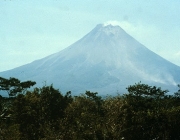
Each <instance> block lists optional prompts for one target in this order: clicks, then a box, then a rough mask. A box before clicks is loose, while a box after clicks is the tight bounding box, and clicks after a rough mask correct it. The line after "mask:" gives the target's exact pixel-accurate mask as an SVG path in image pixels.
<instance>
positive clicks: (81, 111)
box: [0, 78, 180, 140]
mask: <svg viewBox="0 0 180 140" xmlns="http://www.w3.org/2000/svg"><path fill="white" fill-rule="evenodd" d="M11 80H12V78H10V79H4V78H0V89H1V90H6V91H7V93H8V94H9V95H11V96H10V97H9V98H5V97H2V96H0V140H119V139H124V140H179V139H180V127H179V126H180V90H179V91H177V92H176V93H174V95H166V94H167V91H166V90H161V88H157V87H155V86H154V87H152V86H149V85H146V84H142V83H138V84H135V85H132V86H129V87H127V90H128V93H127V94H124V95H117V96H112V97H111V96H108V97H106V98H102V97H101V96H98V94H97V93H93V92H90V91H86V93H85V94H82V95H79V96H72V95H71V92H67V93H66V94H65V95H63V94H61V92H60V91H59V90H57V89H55V88H53V86H52V85H50V86H43V87H42V88H34V90H33V91H26V90H25V89H27V88H28V87H31V86H33V85H34V84H35V82H31V81H26V82H20V81H19V80H17V79H13V80H14V81H15V82H12V81H11ZM24 83H25V84H24ZM24 85H25V86H24ZM5 87H6V88H5ZM179 88H180V86H179ZM12 93H13V94H12Z"/></svg>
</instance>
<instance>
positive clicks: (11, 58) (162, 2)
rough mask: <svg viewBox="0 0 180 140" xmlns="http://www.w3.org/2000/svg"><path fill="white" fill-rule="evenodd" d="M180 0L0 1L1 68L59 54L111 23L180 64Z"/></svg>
mask: <svg viewBox="0 0 180 140" xmlns="http://www.w3.org/2000/svg"><path fill="white" fill-rule="evenodd" d="M179 7H180V1H179V0H171V1H169V0H159V1H157V0H150V1H148V2H147V1H145V0H138V1H135V0H134V1H133V0H119V1H118V0H86V1H83V0H75V1H74V0H66V1H60V0H38V1H37V0H1V1H0V56H1V59H0V71H5V70H8V69H12V68H15V67H18V66H21V65H24V64H26V63H30V62H32V61H34V60H37V59H40V58H43V57H45V56H47V55H50V54H52V53H55V52H58V51H60V50H62V49H64V48H66V47H68V46H69V45H71V44H72V43H74V42H75V41H77V40H78V39H80V38H81V37H83V36H84V35H85V34H87V33H88V32H89V31H91V30H92V29H93V28H94V27H95V26H96V25H97V24H99V23H104V22H107V21H110V22H112V23H115V24H118V25H120V26H121V27H122V28H123V29H124V30H125V31H126V32H127V33H129V34H130V35H132V36H133V37H134V38H135V39H137V40H138V41H139V42H141V43H142V44H143V45H145V46H146V47H147V48H149V49H150V50H152V51H154V52H155V53H157V54H159V55H161V56H162V57H164V58H166V59H167V60H169V61H171V62H173V63H175V64H177V65H179V66H180V16H179V14H180V8H179Z"/></svg>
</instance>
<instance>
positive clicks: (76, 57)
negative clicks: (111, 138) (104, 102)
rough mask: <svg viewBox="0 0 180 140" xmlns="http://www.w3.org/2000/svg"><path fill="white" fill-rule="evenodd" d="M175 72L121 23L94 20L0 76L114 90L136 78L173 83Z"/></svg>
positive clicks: (63, 87)
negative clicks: (79, 33) (74, 37)
mask: <svg viewBox="0 0 180 140" xmlns="http://www.w3.org/2000/svg"><path fill="white" fill-rule="evenodd" d="M179 73H180V67H178V66H176V65H175V64H172V63H170V62H169V61H167V60H165V59H164V58H162V57H160V56H158V55H157V54H156V53H154V52H152V51H151V50H149V49H148V48H146V47H145V46H144V45H142V44H141V43H139V42H138V41H136V40H135V39H134V38H133V37H131V36H130V35H128V34H127V33H126V32H125V31H124V30H123V29H122V28H121V27H119V26H112V25H107V26H104V25H103V24H98V25H97V26H96V27H95V28H94V29H93V30H91V31H90V32H89V33H88V34H86V35H85V36H84V37H82V38H81V39H80V40H78V41H77V42H75V43H73V44H72V45H70V46H69V47H67V48H65V49H64V50H62V51H59V52H57V53H55V54H52V55H49V56H47V57H45V58H42V59H39V60H36V61H33V62H32V63H29V64H26V65H23V66H21V67H18V68H15V69H13V70H9V71H5V72H1V73H0V76H5V77H8V76H13V77H17V78H20V79H22V80H35V81H37V83H39V85H40V83H41V84H42V83H43V82H45V81H46V82H47V84H52V83H53V84H54V85H55V86H56V87H57V88H59V89H60V90H62V91H63V92H66V91H68V90H72V92H75V93H78V92H83V91H85V90H93V91H97V92H99V91H102V93H110V92H112V91H113V93H115V92H117V90H118V91H120V90H123V89H122V88H124V89H125V88H126V87H127V86H128V85H130V84H134V83H135V82H139V81H142V82H146V83H148V84H155V85H156V84H157V83H158V84H157V85H164V87H166V86H169V85H172V86H176V85H177V84H178V83H180V78H179V77H178V74H179ZM168 84H169V85H168ZM122 85H124V86H122ZM125 85H126V87H125ZM118 86H119V87H118ZM121 86H122V87H121ZM68 87H69V88H68ZM104 89H106V90H104ZM123 91H124V90H123Z"/></svg>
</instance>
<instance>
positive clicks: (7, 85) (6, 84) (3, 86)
mask: <svg viewBox="0 0 180 140" xmlns="http://www.w3.org/2000/svg"><path fill="white" fill-rule="evenodd" d="M35 84H36V82H32V81H25V82H21V81H20V80H19V79H17V78H13V77H10V78H9V79H6V78H3V77H0V90H5V91H7V93H8V95H9V97H10V96H16V95H17V93H22V92H23V91H25V90H26V89H27V88H30V87H31V86H34V85H35Z"/></svg>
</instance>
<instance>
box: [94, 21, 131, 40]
mask: <svg viewBox="0 0 180 140" xmlns="http://www.w3.org/2000/svg"><path fill="white" fill-rule="evenodd" d="M91 33H92V34H94V35H95V36H99V35H100V36H101V35H103V36H104V35H105V36H110V37H123V36H129V35H128V34H127V33H126V32H125V31H124V30H123V29H122V28H121V27H120V26H119V25H113V24H110V23H109V24H107V23H104V24H98V25H97V26H96V27H95V28H94V29H93V30H92V32H91ZM103 38H104V37H103Z"/></svg>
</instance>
